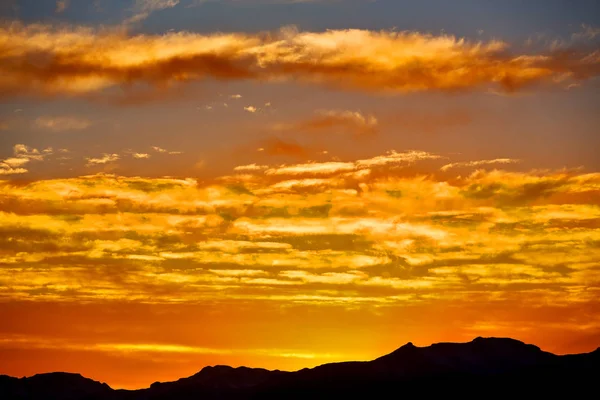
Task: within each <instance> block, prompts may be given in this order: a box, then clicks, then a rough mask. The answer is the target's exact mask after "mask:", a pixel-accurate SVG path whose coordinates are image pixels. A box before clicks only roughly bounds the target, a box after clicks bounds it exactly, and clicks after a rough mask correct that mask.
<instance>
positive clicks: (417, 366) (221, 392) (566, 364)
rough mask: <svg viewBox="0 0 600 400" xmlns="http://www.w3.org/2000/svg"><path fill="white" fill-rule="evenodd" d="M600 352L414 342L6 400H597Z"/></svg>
mask: <svg viewBox="0 0 600 400" xmlns="http://www.w3.org/2000/svg"><path fill="white" fill-rule="evenodd" d="M598 376H600V349H598V350H596V351H594V352H591V353H587V354H576V355H565V356H558V355H554V354H552V353H547V352H544V351H542V350H540V349H539V348H538V347H536V346H533V345H530V344H525V343H523V342H520V341H518V340H513V339H503V338H477V339H475V340H473V341H472V342H469V343H438V344H434V345H431V346H429V347H416V346H414V345H413V344H412V343H408V344H406V345H404V346H402V347H400V348H399V349H397V350H395V351H393V352H392V353H390V354H387V355H385V356H383V357H380V358H377V359H376V360H373V361H367V362H343V363H333V364H325V365H321V366H319V367H316V368H312V369H303V370H300V371H296V372H282V371H268V370H265V369H258V368H256V369H253V368H246V367H240V368H232V367H228V366H215V367H206V368H204V369H202V370H201V371H200V372H198V373H197V374H195V375H193V376H190V377H188V378H182V379H179V380H178V381H175V382H165V383H159V382H157V383H154V384H152V385H151V387H150V388H148V389H141V390H134V391H127V390H113V389H111V388H109V387H108V386H107V385H106V384H103V383H99V382H95V381H92V380H90V379H87V378H84V377H82V376H80V375H74V374H64V373H54V374H42V375H35V376H33V377H29V378H21V379H17V378H11V377H7V376H0V398H2V399H15V400H17V399H19V400H21V399H23V400H24V399H64V400H75V399H82V400H83V399H88V400H146V399H310V400H313V399H321V398H323V399H325V398H327V399H333V398H335V399H338V398H352V399H354V398H369V399H372V398H410V397H415V396H419V397H421V396H425V397H427V396H433V395H435V396H444V397H446V396H453V397H454V396H462V397H469V398H475V397H497V396H500V395H502V396H515V397H517V398H521V397H523V396H536V398H537V397H539V396H552V397H553V398H554V397H556V396H559V395H564V396H567V397H569V398H596V397H597V396H598V389H599V387H598V384H597V382H598Z"/></svg>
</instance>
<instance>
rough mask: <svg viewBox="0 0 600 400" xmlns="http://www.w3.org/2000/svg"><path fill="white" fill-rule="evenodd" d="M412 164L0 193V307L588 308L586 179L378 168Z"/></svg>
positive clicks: (76, 181) (106, 178)
mask: <svg viewBox="0 0 600 400" xmlns="http://www.w3.org/2000/svg"><path fill="white" fill-rule="evenodd" d="M14 153H15V155H14V156H13V157H11V158H10V159H7V160H8V161H7V160H4V161H3V162H4V163H6V164H7V165H10V167H11V168H22V166H23V165H25V164H27V162H29V160H30V159H31V160H35V159H36V158H37V157H44V154H45V153H44V151H43V150H42V151H38V150H35V149H32V148H29V147H27V146H23V145H19V146H17V147H15V149H14ZM115 157H116V155H114V154H113V155H111V154H106V155H104V156H103V157H101V158H98V159H97V160H101V161H100V162H99V163H104V162H106V163H108V162H110V161H109V160H110V159H113V160H114V159H115ZM11 159H14V160H11ZM22 160H27V161H22ZM425 161H427V162H440V163H441V162H442V159H440V158H436V155H435V154H430V153H426V152H419V151H411V152H388V153H386V154H382V155H377V156H373V157H371V158H368V159H362V160H350V161H345V162H334V163H331V162H325V163H307V164H285V165H270V166H268V167H267V166H262V165H253V164H251V165H247V166H240V167H239V168H237V169H236V172H240V173H243V174H244V178H243V179H242V180H240V181H239V182H237V183H234V181H233V179H234V178H235V177H236V175H233V176H232V177H230V178H231V179H228V180H223V181H218V180H217V181H213V182H200V181H198V180H195V179H191V178H188V179H174V178H143V177H126V176H118V175H111V174H98V175H90V176H81V177H73V178H69V179H48V180H34V181H30V182H28V183H27V184H24V185H21V184H15V183H13V182H11V181H0V205H1V207H0V209H1V210H2V211H0V247H1V248H2V249H3V251H2V254H0V265H2V268H0V281H2V282H9V285H0V298H2V299H4V300H6V299H9V300H12V301H16V300H23V299H27V300H28V301H50V300H51V301H77V302H81V301H83V300H85V301H111V300H112V301H125V300H127V301H132V302H151V303H172V302H177V303H178V304H185V303H189V304H197V303H199V302H203V301H211V302H220V301H225V302H230V301H236V300H240V301H247V300H249V299H251V300H252V301H259V300H260V301H265V302H276V303H277V304H283V303H285V304H319V305H324V304H329V305H340V304H342V305H343V304H346V305H347V304H348V303H352V304H355V305H374V304H377V305H380V306H384V305H394V306H397V305H398V304H399V303H402V304H413V303H414V302H419V303H421V302H426V303H428V304H437V305H438V306H440V307H445V305H447V302H448V301H464V302H467V303H470V304H488V302H490V301H491V302H498V301H504V300H502V299H506V298H513V299H514V298H515V297H517V298H518V301H519V303H521V304H523V305H531V306H534V307H535V306H537V305H542V304H546V305H548V304H554V305H556V306H573V307H574V306H581V305H582V303H585V302H588V301H591V300H589V299H594V298H597V293H594V292H593V291H594V288H595V287H596V286H597V285H598V283H599V282H600V274H598V271H597V265H598V262H600V258H599V254H598V251H597V247H598V243H600V233H599V232H600V231H599V230H598V227H600V203H599V202H598V199H599V198H600V197H599V196H598V195H599V194H600V174H598V173H583V172H582V171H562V170H559V171H529V172H506V171H499V170H494V171H484V170H477V171H475V172H474V173H472V174H470V175H468V176H465V177H462V178H460V179H452V180H446V178H445V177H444V175H443V174H438V175H436V174H433V175H432V174H426V175H423V174H419V173H417V174H414V173H412V174H399V173H398V171H395V170H393V169H389V168H388V167H389V166H390V165H408V164H416V165H415V167H416V166H418V165H419V164H418V163H420V162H425ZM463 162H465V161H463ZM362 168H382V169H380V170H379V172H380V173H379V174H366V175H360V174H359V175H357V173H356V172H357V169H358V171H361V170H362ZM246 174H247V175H251V176H252V178H253V179H246ZM473 302H475V303H473Z"/></svg>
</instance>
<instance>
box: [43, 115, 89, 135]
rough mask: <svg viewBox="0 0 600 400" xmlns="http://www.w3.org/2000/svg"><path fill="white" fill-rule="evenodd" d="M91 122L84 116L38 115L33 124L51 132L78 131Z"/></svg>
mask: <svg viewBox="0 0 600 400" xmlns="http://www.w3.org/2000/svg"><path fill="white" fill-rule="evenodd" d="M91 125H92V122H91V121H90V120H88V119H86V118H79V117H49V116H46V117H39V118H37V119H36V120H35V126H36V127H38V128H41V129H46V130H50V131H53V132H63V131H80V130H84V129H87V128H89V127H90V126H91Z"/></svg>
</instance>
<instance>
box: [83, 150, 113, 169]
mask: <svg viewBox="0 0 600 400" xmlns="http://www.w3.org/2000/svg"><path fill="white" fill-rule="evenodd" d="M119 158H120V157H119V155H118V154H108V153H104V154H103V155H102V157H97V158H93V157H88V158H86V161H87V166H88V167H91V166H94V165H104V164H109V163H113V162H115V161H117V160H119Z"/></svg>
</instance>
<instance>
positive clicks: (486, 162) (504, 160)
mask: <svg viewBox="0 0 600 400" xmlns="http://www.w3.org/2000/svg"><path fill="white" fill-rule="evenodd" d="M519 161H520V160H515V159H512V158H496V159H494V160H479V161H465V162H456V163H450V164H446V165H443V166H442V167H441V168H440V170H441V171H448V170H449V169H451V168H461V167H479V166H482V165H493V164H515V163H518V162H519Z"/></svg>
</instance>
